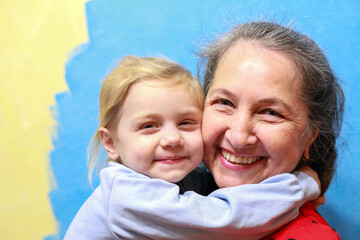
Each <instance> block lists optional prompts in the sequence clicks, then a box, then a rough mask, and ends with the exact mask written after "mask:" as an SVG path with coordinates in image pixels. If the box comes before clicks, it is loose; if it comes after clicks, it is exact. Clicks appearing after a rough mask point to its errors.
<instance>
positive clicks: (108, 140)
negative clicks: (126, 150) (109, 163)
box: [99, 127, 119, 160]
mask: <svg viewBox="0 0 360 240" xmlns="http://www.w3.org/2000/svg"><path fill="white" fill-rule="evenodd" d="M99 133H100V139H101V142H102V144H103V145H104V148H105V150H106V152H107V154H108V155H109V157H110V158H111V159H113V160H117V159H119V154H118V152H117V149H116V145H115V141H114V140H113V138H112V137H111V134H110V131H109V130H108V129H107V128H104V127H101V128H100V129H99Z"/></svg>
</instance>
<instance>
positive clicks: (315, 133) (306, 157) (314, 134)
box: [302, 130, 319, 161]
mask: <svg viewBox="0 0 360 240" xmlns="http://www.w3.org/2000/svg"><path fill="white" fill-rule="evenodd" d="M318 136H319V131H318V130H314V131H312V136H309V138H308V140H307V142H306V145H305V149H304V152H303V158H302V159H303V160H304V161H308V160H309V159H310V156H309V152H310V147H311V145H312V144H313V142H314V141H315V139H316V138H317V137H318Z"/></svg>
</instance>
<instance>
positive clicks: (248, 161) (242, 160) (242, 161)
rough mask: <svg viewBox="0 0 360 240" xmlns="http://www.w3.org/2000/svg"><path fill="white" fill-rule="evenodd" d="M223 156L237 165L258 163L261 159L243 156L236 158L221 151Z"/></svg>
mask: <svg viewBox="0 0 360 240" xmlns="http://www.w3.org/2000/svg"><path fill="white" fill-rule="evenodd" d="M221 154H222V155H223V157H224V158H225V159H226V160H228V161H229V162H231V163H235V164H251V163H253V162H256V161H257V160H259V159H260V157H242V156H236V155H234V154H231V153H229V152H227V151H225V150H223V149H222V150H221Z"/></svg>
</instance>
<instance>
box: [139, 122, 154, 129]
mask: <svg viewBox="0 0 360 240" xmlns="http://www.w3.org/2000/svg"><path fill="white" fill-rule="evenodd" d="M155 127H156V124H155V123H146V124H143V125H141V127H140V129H152V128H155Z"/></svg>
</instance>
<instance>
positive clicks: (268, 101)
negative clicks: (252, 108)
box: [257, 98, 293, 113]
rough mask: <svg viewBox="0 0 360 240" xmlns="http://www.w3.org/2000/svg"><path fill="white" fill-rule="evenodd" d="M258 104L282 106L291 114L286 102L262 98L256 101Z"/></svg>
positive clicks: (291, 111)
mask: <svg viewBox="0 0 360 240" xmlns="http://www.w3.org/2000/svg"><path fill="white" fill-rule="evenodd" d="M257 103H258V104H271V105H280V106H283V107H284V108H285V109H286V110H287V111H289V112H290V113H293V110H292V108H291V107H290V105H288V104H287V103H286V102H284V101H283V100H281V99H278V98H262V99H259V100H258V101H257Z"/></svg>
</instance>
